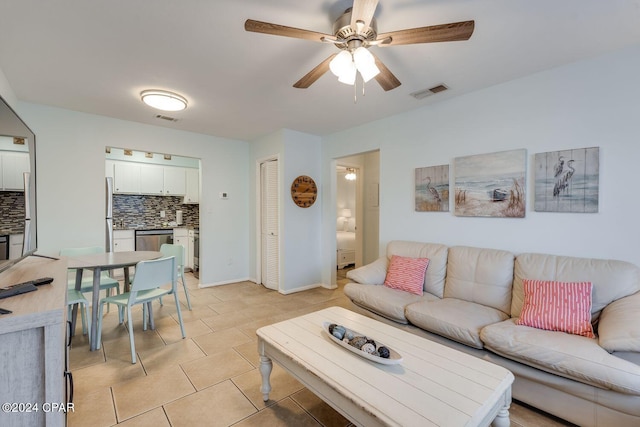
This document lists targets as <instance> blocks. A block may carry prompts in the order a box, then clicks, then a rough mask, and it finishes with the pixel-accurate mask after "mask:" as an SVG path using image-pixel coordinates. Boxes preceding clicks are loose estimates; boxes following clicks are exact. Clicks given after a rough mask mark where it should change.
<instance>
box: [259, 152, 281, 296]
mask: <svg viewBox="0 0 640 427" xmlns="http://www.w3.org/2000/svg"><path fill="white" fill-rule="evenodd" d="M278 200H279V197H278V161H277V160H270V161H267V162H264V163H262V164H260V228H261V231H260V237H261V240H262V241H261V248H262V250H261V279H262V284H263V285H264V286H265V287H267V288H269V289H274V290H278V286H279V283H280V272H279V268H278V265H279V262H280V257H279V241H278V213H279V203H278Z"/></svg>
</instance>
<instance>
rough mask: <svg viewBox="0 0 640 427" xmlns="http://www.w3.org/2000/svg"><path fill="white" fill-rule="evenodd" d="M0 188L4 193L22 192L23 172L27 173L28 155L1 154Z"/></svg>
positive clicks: (16, 153) (20, 153)
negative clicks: (0, 179)
mask: <svg viewBox="0 0 640 427" xmlns="http://www.w3.org/2000/svg"><path fill="white" fill-rule="evenodd" d="M0 157H1V162H0V165H1V167H2V172H1V173H0V175H1V178H2V182H1V183H0V187H1V188H2V189H3V190H5V191H24V177H23V174H24V172H29V153H22V152H4V153H2V155H1V156H0Z"/></svg>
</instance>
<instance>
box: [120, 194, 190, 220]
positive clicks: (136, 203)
mask: <svg viewBox="0 0 640 427" xmlns="http://www.w3.org/2000/svg"><path fill="white" fill-rule="evenodd" d="M182 200H183V197H181V196H138V195H128V194H114V195H113V224H114V227H115V228H121V227H120V220H124V228H141V227H142V228H155V227H162V224H163V223H168V222H171V221H175V220H176V211H177V210H181V211H182V223H183V225H185V226H198V225H199V223H200V213H199V205H197V204H183V203H182ZM160 211H165V217H164V218H161V217H160Z"/></svg>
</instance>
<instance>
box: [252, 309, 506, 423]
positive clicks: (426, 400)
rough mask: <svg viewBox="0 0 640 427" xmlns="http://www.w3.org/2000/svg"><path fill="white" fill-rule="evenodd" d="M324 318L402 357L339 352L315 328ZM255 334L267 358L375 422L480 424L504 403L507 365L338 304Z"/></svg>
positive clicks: (320, 331)
mask: <svg viewBox="0 0 640 427" xmlns="http://www.w3.org/2000/svg"><path fill="white" fill-rule="evenodd" d="M325 321H329V322H331V323H336V324H340V325H344V326H345V327H347V328H349V329H352V330H354V331H357V332H360V333H362V334H365V335H367V336H368V337H370V338H372V339H374V340H379V341H380V342H382V343H384V344H385V345H387V346H389V347H391V348H393V349H394V350H396V351H397V352H399V353H400V354H401V355H402V357H403V359H404V360H403V361H402V363H401V364H399V365H382V364H378V363H375V362H372V361H369V360H366V359H364V358H362V357H360V356H358V355H357V354H354V353H352V352H350V351H347V350H346V349H344V348H342V347H340V346H339V345H337V344H336V343H335V342H333V341H331V339H329V337H327V336H326V335H325V334H324V333H323V332H322V323H323V322H325ZM257 335H258V337H259V342H260V343H263V344H264V346H265V353H266V355H267V356H268V357H270V358H272V359H273V360H274V361H277V362H281V361H280V360H279V358H281V359H289V360H290V361H291V362H292V363H293V365H292V366H294V367H295V366H296V365H298V366H302V367H304V372H308V373H309V374H310V378H312V379H314V377H317V378H319V379H321V380H322V382H323V383H324V384H326V385H327V386H328V389H329V390H331V391H332V392H336V393H337V394H338V395H339V396H341V398H345V399H347V401H348V403H349V404H350V405H355V407H357V408H361V409H362V410H364V411H365V412H366V413H369V414H370V415H372V416H373V417H374V418H375V419H377V420H378V421H380V424H383V425H399V426H438V425H440V426H443V425H446V426H475V425H488V424H490V423H491V420H493V418H494V417H495V416H496V414H497V413H498V412H499V410H500V408H508V404H509V403H510V401H511V383H512V382H513V374H511V372H509V371H508V370H506V369H504V368H502V367H500V366H498V365H494V364H492V363H489V362H486V361H484V360H481V359H478V358H476V357H473V356H470V355H467V354H465V353H461V352H459V351H456V350H454V349H451V348H448V347H446V346H443V345H440V344H438V343H435V342H432V341H429V340H427V339H424V338H421V337H418V336H416V335H413V334H410V333H408V332H405V331H402V330H400V329H397V328H394V327H392V326H390V325H387V324H384V323H382V322H379V321H376V320H373V319H370V318H368V317H365V316H362V315H360V314H357V313H353V312H351V311H349V310H346V309H344V308H341V307H331V308H327V309H324V310H321V311H317V312H315V313H311V314H307V315H304V316H301V317H296V318H293V319H290V320H286V321H283V322H280V323H276V324H273V325H269V326H265V327H262V328H260V329H258V331H257ZM260 345H261V344H259V346H260ZM281 356H285V357H284V358H282V357H281ZM285 368H286V367H285ZM298 376H300V377H304V374H299V375H298ZM299 379H300V378H299ZM302 379H303V380H304V378H302ZM303 382H304V381H303ZM333 403H335V402H333ZM332 406H334V407H335V405H332ZM338 406H340V405H338ZM343 414H344V412H343ZM345 415H348V414H345ZM503 415H505V414H504V412H503ZM507 415H508V413H507ZM507 420H508V418H507ZM507 422H508V421H507Z"/></svg>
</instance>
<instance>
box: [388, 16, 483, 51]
mask: <svg viewBox="0 0 640 427" xmlns="http://www.w3.org/2000/svg"><path fill="white" fill-rule="evenodd" d="M474 27H475V21H463V22H452V23H450V24H442V25H432V26H430V27H420V28H412V29H408V30H400V31H392V32H390V33H384V34H378V40H383V39H385V38H387V37H391V41H389V42H388V43H381V44H380V45H379V46H381V47H382V46H396V45H401V44H415V43H436V42H452V41H461V40H469V38H470V37H471V35H472V34H473V29H474Z"/></svg>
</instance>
